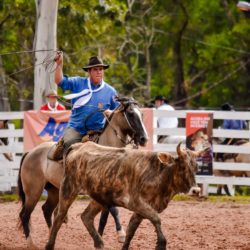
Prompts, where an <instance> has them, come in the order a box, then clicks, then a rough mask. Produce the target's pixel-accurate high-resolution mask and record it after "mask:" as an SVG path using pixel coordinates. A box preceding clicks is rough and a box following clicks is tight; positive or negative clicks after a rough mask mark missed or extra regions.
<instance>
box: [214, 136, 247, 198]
mask: <svg viewBox="0 0 250 250" xmlns="http://www.w3.org/2000/svg"><path fill="white" fill-rule="evenodd" d="M228 145H237V146H239V147H240V146H242V147H249V148H250V142H249V141H247V140H242V139H234V140H231V141H229V143H228ZM221 155H222V157H221V158H220V159H218V157H217V156H218V154H216V155H215V159H216V160H217V161H219V160H220V161H223V162H237V163H250V154H240V153H239V154H227V153H224V154H221ZM214 175H216V176H236V177H250V171H239V170H237V169H235V170H214ZM222 189H224V191H225V193H226V194H227V195H228V196H231V193H230V191H229V188H228V186H227V185H218V188H217V194H218V195H221V194H222Z"/></svg>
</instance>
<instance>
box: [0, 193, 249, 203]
mask: <svg viewBox="0 0 250 250" xmlns="http://www.w3.org/2000/svg"><path fill="white" fill-rule="evenodd" d="M46 198H47V196H45V195H42V196H41V198H40V200H46ZM77 199H78V200H87V199H89V197H88V196H87V195H79V196H78V198H77ZM188 200H190V201H191V200H200V201H204V200H205V201H209V202H238V203H250V196H242V195H237V196H224V195H222V196H217V195H210V196H208V197H205V198H204V197H203V198H198V197H192V196H189V195H185V194H178V195H176V196H175V197H174V199H173V201H188ZM11 201H18V196H17V195H16V194H1V195H0V202H11Z"/></svg>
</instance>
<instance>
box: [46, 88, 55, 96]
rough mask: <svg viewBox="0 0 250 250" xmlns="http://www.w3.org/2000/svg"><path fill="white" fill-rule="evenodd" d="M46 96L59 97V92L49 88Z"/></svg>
mask: <svg viewBox="0 0 250 250" xmlns="http://www.w3.org/2000/svg"><path fill="white" fill-rule="evenodd" d="M46 97H58V95H57V92H56V91H55V90H54V89H49V90H48V92H47V94H46Z"/></svg>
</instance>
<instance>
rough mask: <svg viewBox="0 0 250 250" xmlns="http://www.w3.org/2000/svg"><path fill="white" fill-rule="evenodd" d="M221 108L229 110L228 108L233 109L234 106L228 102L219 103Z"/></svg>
mask: <svg viewBox="0 0 250 250" xmlns="http://www.w3.org/2000/svg"><path fill="white" fill-rule="evenodd" d="M221 109H222V110H224V111H230V110H233V109H234V106H233V105H231V104H230V103H228V102H226V103H224V104H222V105H221Z"/></svg>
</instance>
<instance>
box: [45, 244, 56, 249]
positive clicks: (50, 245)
mask: <svg viewBox="0 0 250 250" xmlns="http://www.w3.org/2000/svg"><path fill="white" fill-rule="evenodd" d="M45 250H54V244H49V243H47V244H46V246H45Z"/></svg>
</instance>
